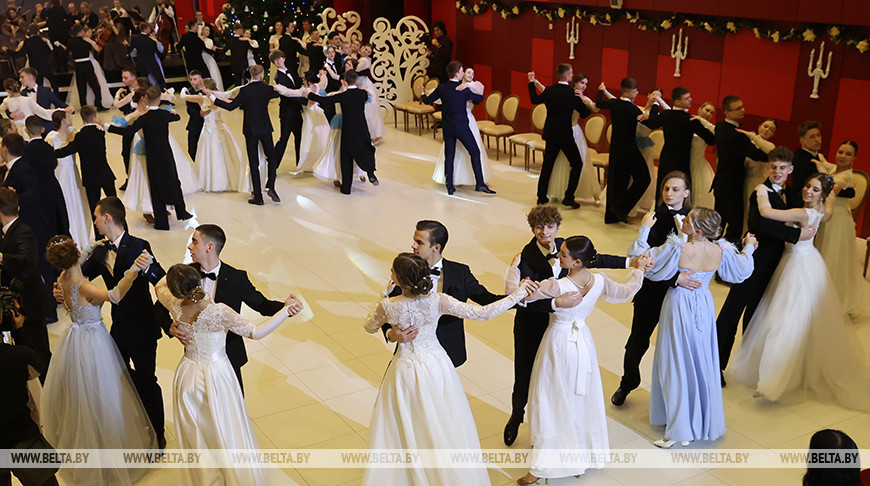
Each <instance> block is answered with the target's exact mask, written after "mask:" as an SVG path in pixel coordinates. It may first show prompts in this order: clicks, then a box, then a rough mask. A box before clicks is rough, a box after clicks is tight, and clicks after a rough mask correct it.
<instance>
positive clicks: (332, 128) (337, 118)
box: [297, 95, 366, 182]
mask: <svg viewBox="0 0 870 486" xmlns="http://www.w3.org/2000/svg"><path fill="white" fill-rule="evenodd" d="M321 96H323V95H321ZM336 111H337V112H338V113H336V114H335V115H334V116H333V117H332V121H331V122H329V136H328V137H327V139H326V147H325V148H324V149H323V152H322V153H321V155H320V157H319V158H318V159H317V161H316V162H314V169H313V172H314V176H315V177H317V178H318V179H323V180H324V181H339V182H341V123H342V116H341V107H339V106H338V105H336ZM323 121H326V117H325V116H324V117H323ZM302 140H303V141H304V140H305V138H303V139H302ZM300 155H301V154H300ZM297 171H298V169H297ZM353 176H354V177H359V178H360V179H362V180H365V179H364V177H365V176H366V173H365V172H363V170H362V169H360V168H359V166H358V165H356V162H354V163H353Z"/></svg>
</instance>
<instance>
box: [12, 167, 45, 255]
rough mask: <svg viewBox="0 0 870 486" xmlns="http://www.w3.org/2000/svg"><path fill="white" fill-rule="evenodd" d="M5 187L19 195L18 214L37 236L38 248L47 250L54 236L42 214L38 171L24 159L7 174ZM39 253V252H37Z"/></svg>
mask: <svg viewBox="0 0 870 486" xmlns="http://www.w3.org/2000/svg"><path fill="white" fill-rule="evenodd" d="M3 187H11V188H14V189H15V192H17V193H18V214H19V216H20V217H21V221H22V222H24V223H26V224H27V226H28V228H29V229H30V230H31V231H33V234H34V235H36V241H37V244H38V246H37V248H42V249H44V248H45V244H46V243H48V239H49V238H50V237H52V236H54V235H51V234H49V233H50V229H49V227H48V223H47V222H46V221H45V215H44V214H43V212H42V201H41V198H40V197H39V178H37V176H36V171H34V170H33V167H31V166H30V165H29V164H27V163H26V162H24V159H23V158H20V159H18V161H17V162H15V164H13V166H12V169H11V170H9V171H8V172H7V173H6V180H4V181H3ZM37 251H39V250H37Z"/></svg>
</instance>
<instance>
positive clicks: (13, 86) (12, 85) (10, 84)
mask: <svg viewBox="0 0 870 486" xmlns="http://www.w3.org/2000/svg"><path fill="white" fill-rule="evenodd" d="M3 89H5V90H6V92H8V93H18V92H19V91H20V90H21V84H19V83H18V81H17V80H15V79H13V78H6V80H5V81H3Z"/></svg>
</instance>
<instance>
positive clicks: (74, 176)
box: [45, 131, 94, 250]
mask: <svg viewBox="0 0 870 486" xmlns="http://www.w3.org/2000/svg"><path fill="white" fill-rule="evenodd" d="M45 140H46V141H47V142H48V143H50V144H52V146H54V149H55V150H57V149H59V148H61V147H62V146H63V145H64V144H65V142H63V141H62V140H61V138H60V134H59V133H57V132H56V131H51V132H49V133H48V135H46V136H45ZM54 176H55V178H57V182H58V183H60V190H61V192H62V193H63V200H64V202H65V203H66V215H67V218H68V219H69V233H70V236H72V239H73V241H75V242H76V245H77V246H78V247H79V249H80V250H81V249H83V248H86V247H87V246H88V243H89V242H90V241H91V240H92V239H93V238H94V228H93V225H92V223H91V221H92V220H91V214H90V206H88V199H87V196H86V195H85V190H84V188H83V187H82V177H81V173H80V172H79V168H78V165H77V164H76V156H75V155H68V156H66V157H61V158H58V159H57V168H56V169H54Z"/></svg>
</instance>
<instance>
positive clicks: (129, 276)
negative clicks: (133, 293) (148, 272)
mask: <svg viewBox="0 0 870 486" xmlns="http://www.w3.org/2000/svg"><path fill="white" fill-rule="evenodd" d="M138 276H139V267H137V266H136V264H135V263H134V264H133V265H132V266H131V267H130V268H128V269H127V270H126V271H124V277H123V278H122V279H121V281H120V282H118V285H116V286H115V288H113V289H112V290H110V291H109V302H111V303H113V304H117V303H118V302H121V299H123V298H124V296H125V295H127V292H128V291H129V290H130V287H132V286H133V282H134V281H135V280H136V277H138Z"/></svg>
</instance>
